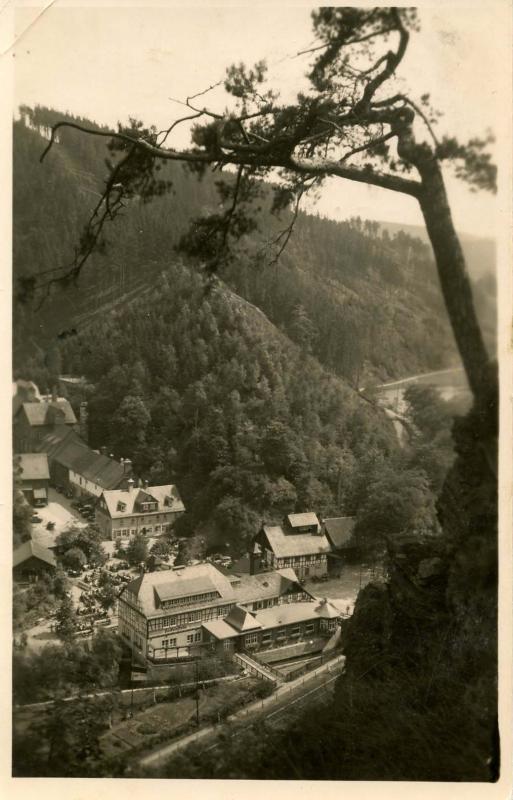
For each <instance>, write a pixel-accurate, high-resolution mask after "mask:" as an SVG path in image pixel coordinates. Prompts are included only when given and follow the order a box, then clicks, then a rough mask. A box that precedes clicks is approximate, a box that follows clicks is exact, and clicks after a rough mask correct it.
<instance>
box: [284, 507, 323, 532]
mask: <svg viewBox="0 0 513 800" xmlns="http://www.w3.org/2000/svg"><path fill="white" fill-rule="evenodd" d="M287 522H288V523H289V525H290V527H291V528H306V527H314V526H315V527H316V528H317V529H319V520H318V519H317V514H314V513H313V512H312V511H308V512H306V513H304V514H288V515H287Z"/></svg>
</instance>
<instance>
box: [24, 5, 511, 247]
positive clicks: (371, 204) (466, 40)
mask: <svg viewBox="0 0 513 800" xmlns="http://www.w3.org/2000/svg"><path fill="white" fill-rule="evenodd" d="M17 5H18V8H17V12H16V35H17V37H18V38H17V41H16V45H15V47H14V48H13V53H14V57H15V61H14V63H15V104H16V106H17V105H19V104H21V103H26V104H29V105H34V104H36V103H40V104H42V105H47V106H51V107H53V108H56V109H60V110H63V111H70V112H72V113H74V114H77V115H80V116H85V117H89V118H92V119H94V120H96V121H97V122H100V123H104V124H107V125H114V124H115V123H116V122H117V121H118V120H121V121H125V120H126V119H127V118H128V116H135V117H138V118H140V119H142V120H144V121H145V122H147V123H149V124H150V123H154V124H156V125H158V126H159V127H167V126H168V125H169V122H170V120H172V119H174V118H176V117H177V116H181V113H182V111H183V109H181V107H180V105H179V104H177V103H175V102H173V100H171V99H170V98H177V99H184V98H185V97H186V96H187V95H190V94H194V93H196V92H199V91H201V90H203V89H205V88H206V87H208V86H209V85H211V84H212V83H215V82H216V81H218V80H220V79H221V78H222V77H223V75H224V70H225V68H226V66H228V65H229V64H231V63H233V62H238V61H244V62H246V63H248V64H251V63H254V62H255V61H257V60H259V59H261V58H266V59H267V61H268V64H269V67H270V70H269V74H270V78H271V80H272V83H274V84H275V85H276V86H278V87H279V88H281V90H282V92H283V95H284V97H291V96H293V95H294V93H295V92H296V91H297V89H298V88H300V87H301V85H302V83H303V82H304V73H305V71H306V68H307V64H308V62H307V60H305V58H304V57H303V58H294V57H292V56H294V55H295V54H296V53H297V51H298V50H300V49H303V48H305V47H307V46H308V45H309V44H311V42H312V30H311V23H310V9H309V8H308V7H306V6H295V7H287V8H285V7H283V6H281V5H276V4H275V5H273V6H263V4H261V3H260V4H259V3H256V4H253V6H252V7H251V8H249V7H242V6H241V5H238V6H237V7H229V6H224V7H221V8H219V7H217V8H215V7H213V6H209V7H206V8H205V7H201V8H199V7H194V5H193V4H189V5H188V6H187V7H176V6H172V5H171V4H170V3H160V6H159V4H158V0H152V2H151V7H149V5H150V4H148V5H143V4H142V3H139V4H135V5H134V4H130V3H124V4H123V5H119V6H118V7H115V8H113V7H112V6H113V3H112V2H110V3H109V2H107V3H103V2H94V1H93V0H89V1H88V2H87V3H85V2H84V0H82V7H76V4H75V7H74V6H73V3H71V2H67V1H66V0H58V1H57V2H54V3H53V5H51V7H50V8H49V9H48V10H47V11H46V12H45V13H43V14H42V15H41V16H39V18H38V19H37V21H36V22H35V23H34V22H33V21H34V19H35V17H36V16H37V15H38V14H40V11H41V9H34V8H23V5H25V4H24V2H23V1H22V0H21V1H19V2H18V4H17ZM31 5H34V2H33V0H32V3H31ZM84 5H85V7H84ZM496 11H497V7H494V6H493V5H490V4H486V3H478V4H477V5H476V4H474V6H473V7H466V6H462V5H457V6H455V5H454V4H451V5H450V6H448V5H447V4H445V5H444V4H442V3H437V4H436V3H435V4H433V7H432V8H430V9H428V8H424V7H423V8H422V9H421V12H420V13H421V19H422V31H421V33H419V34H414V35H413V36H412V39H411V42H410V47H409V50H408V54H407V57H406V58H405V60H404V62H403V64H402V65H401V72H400V75H401V76H403V77H404V79H405V86H408V87H409V88H410V89H411V90H412V96H413V95H417V96H420V95H421V94H422V93H423V92H430V93H431V96H432V99H433V101H434V103H435V105H436V106H437V107H438V108H439V109H440V110H442V111H443V112H444V118H443V121H442V123H441V126H440V131H441V132H442V133H444V132H446V131H447V132H450V133H454V134H456V135H458V136H459V137H461V138H462V139H465V138H468V137H470V136H471V135H480V134H483V133H485V131H486V129H487V128H492V129H493V128H495V122H496V120H497V112H498V103H497V93H496V91H497V77H498V74H499V63H500V61H499V59H500V58H501V57H502V52H503V51H501V48H500V47H499V44H500V42H501V34H502V31H501V24H500V20H501V17H500V14H499V15H497V13H496ZM31 23H33V24H31ZM219 100H220V96H219V93H217V94H216V92H213V93H212V94H211V95H209V102H210V103H212V104H213V105H214V107H215V104H216V103H219ZM174 143H176V144H184V143H185V142H184V141H180V139H175V140H174ZM449 191H450V197H451V200H452V206H453V212H454V217H455V220H456V224H457V226H458V227H459V228H460V230H463V231H466V232H469V233H474V234H478V235H494V225H495V201H494V199H493V198H492V197H491V196H489V195H488V194H485V193H479V194H472V193H470V192H469V191H468V190H467V189H466V187H464V186H463V185H460V184H458V183H457V182H454V181H449ZM317 208H318V210H319V211H320V212H322V213H324V214H327V215H329V216H332V217H334V218H338V219H344V218H347V217H349V216H353V215H356V214H359V215H360V216H363V217H367V218H372V219H381V220H388V221H394V222H404V223H413V224H415V223H420V224H421V223H422V220H421V216H420V212H419V210H418V207H417V204H416V202H415V201H414V200H413V199H411V198H407V197H401V196H398V195H396V194H395V193H391V192H387V191H385V190H380V189H376V188H370V187H365V186H359V185H355V184H352V183H350V182H348V181H342V180H340V179H333V180H332V181H331V182H330V183H329V185H327V187H326V190H325V191H324V192H323V195H322V199H321V200H320V202H319V203H318V205H317Z"/></svg>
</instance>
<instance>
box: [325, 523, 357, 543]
mask: <svg viewBox="0 0 513 800" xmlns="http://www.w3.org/2000/svg"><path fill="white" fill-rule="evenodd" d="M355 524H356V517H330V518H329V519H325V520H324V523H323V526H324V530H325V532H326V536H327V537H328V539H329V540H330V542H331V543H332V545H333V547H334V548H335V549H338V548H339V547H343V546H344V545H346V544H347V543H348V542H349V541H350V539H351V537H352V535H353V529H354V526H355Z"/></svg>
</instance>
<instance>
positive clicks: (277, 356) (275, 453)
mask: <svg viewBox="0 0 513 800" xmlns="http://www.w3.org/2000/svg"><path fill="white" fill-rule="evenodd" d="M59 357H60V360H61V364H62V367H63V369H64V370H65V371H66V372H72V373H78V374H83V375H85V376H86V377H87V379H88V380H89V381H90V382H91V383H92V384H94V389H93V390H91V391H87V390H85V392H84V394H83V395H82V397H85V398H86V399H88V401H89V420H90V441H91V444H92V446H93V447H98V446H100V445H102V444H106V445H107V446H108V447H109V449H110V450H111V451H112V452H113V453H115V454H116V455H117V456H118V457H130V458H131V459H132V460H133V462H134V466H135V469H136V472H137V473H138V474H140V475H141V474H142V475H144V476H145V477H148V478H149V479H150V481H154V482H160V481H165V482H167V481H169V480H170V478H173V479H174V480H176V481H177V482H178V484H179V486H180V490H181V492H182V494H183V496H184V499H185V502H186V505H187V507H188V508H189V509H190V514H189V516H188V518H187V519H186V520H185V521H184V522H183V525H184V526H185V527H184V531H187V530H190V529H191V528H192V527H194V528H197V527H198V525H200V524H202V523H205V522H206V523H208V524H209V527H210V530H211V531H213V538H214V540H215V539H216V537H218V538H219V539H220V540H221V541H222V543H223V544H225V543H227V542H228V543H230V544H231V546H232V550H235V551H243V550H244V544H245V537H246V536H249V535H251V534H253V533H254V532H255V530H256V529H257V526H258V524H259V522H260V520H261V518H262V516H261V515H262V514H263V515H266V516H267V517H268V518H272V519H279V518H280V517H281V516H282V515H283V514H284V513H287V512H290V511H292V510H294V509H305V508H315V509H316V510H317V511H318V512H320V513H336V512H337V511H340V510H342V509H343V510H344V511H345V512H347V513H353V512H354V511H355V510H356V507H357V505H358V498H359V497H360V496H361V493H362V486H363V484H364V482H365V480H366V479H367V478H368V474H369V469H370V465H371V464H372V463H374V462H376V463H379V461H380V459H383V458H384V457H386V456H387V455H390V454H392V453H394V452H395V451H396V450H397V443H396V441H395V435H394V433H393V429H392V427H391V426H390V424H389V422H388V421H387V419H386V417H385V415H384V414H383V412H382V411H380V410H378V409H376V408H374V407H373V406H371V405H370V404H369V403H368V402H366V401H365V400H363V399H362V398H361V397H360V396H359V395H358V393H357V392H355V391H354V390H353V389H351V388H349V387H348V386H347V385H346V384H344V382H343V381H341V380H339V379H337V378H334V377H332V376H330V375H329V374H328V373H327V372H326V371H325V370H324V369H323V368H322V367H321V366H320V365H319V364H318V362H317V361H316V359H315V358H313V357H312V356H310V355H308V353H307V352H306V351H305V350H304V348H303V349H302V348H300V347H299V346H297V345H295V344H293V343H291V342H290V340H289V339H288V338H287V337H286V336H284V335H283V334H281V333H280V332H279V331H278V330H277V329H276V328H275V326H273V325H272V324H271V323H270V322H269V320H268V319H267V318H266V317H265V315H264V314H263V313H262V312H261V311H260V310H259V309H257V308H255V307H254V306H252V305H251V304H249V303H248V302H247V301H245V300H242V299H241V298H240V297H238V296H237V295H235V294H234V293H233V292H232V291H231V290H229V289H227V288H226V287H225V286H224V285H223V284H222V283H220V282H219V283H218V284H217V285H216V286H214V287H212V285H211V284H208V283H206V282H205V280H204V279H203V278H202V277H201V276H199V275H198V274H197V273H196V272H195V271H194V270H192V269H190V268H188V267H186V266H184V265H180V264H177V263H173V264H170V265H169V267H168V268H167V270H166V271H165V272H164V273H163V274H162V275H161V276H160V277H159V278H158V279H156V281H155V284H154V286H153V287H152V288H151V290H149V291H148V292H147V293H145V294H144V295H142V296H140V297H139V298H138V299H136V300H134V301H133V302H132V303H131V304H129V305H127V306H124V307H123V308H121V309H119V310H117V311H114V312H112V313H111V315H110V316H109V317H104V318H103V319H101V320H98V321H97V322H96V324H95V325H91V326H89V327H87V328H86V329H84V330H83V331H81V332H80V333H78V334H77V336H74V337H70V338H68V339H66V340H64V341H63V343H62V344H61V345H60V346H59ZM77 399H78V398H77Z"/></svg>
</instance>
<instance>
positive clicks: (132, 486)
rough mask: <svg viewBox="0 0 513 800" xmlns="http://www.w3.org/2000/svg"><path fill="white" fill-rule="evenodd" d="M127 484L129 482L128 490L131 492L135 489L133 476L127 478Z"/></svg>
mask: <svg viewBox="0 0 513 800" xmlns="http://www.w3.org/2000/svg"><path fill="white" fill-rule="evenodd" d="M125 464H126V461H125ZM127 484H128V492H129V493H130V492H132V491H133V489H134V479H133V478H129V479H128V480H127Z"/></svg>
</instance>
